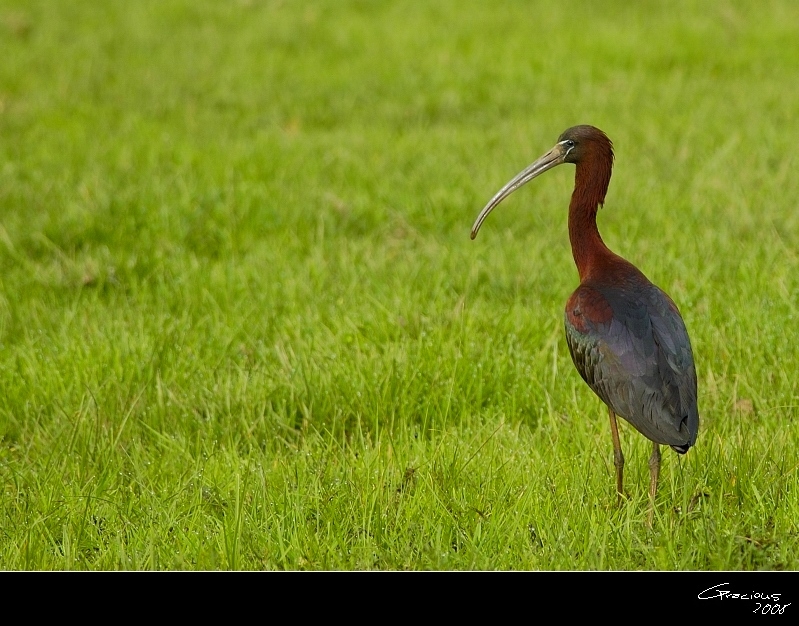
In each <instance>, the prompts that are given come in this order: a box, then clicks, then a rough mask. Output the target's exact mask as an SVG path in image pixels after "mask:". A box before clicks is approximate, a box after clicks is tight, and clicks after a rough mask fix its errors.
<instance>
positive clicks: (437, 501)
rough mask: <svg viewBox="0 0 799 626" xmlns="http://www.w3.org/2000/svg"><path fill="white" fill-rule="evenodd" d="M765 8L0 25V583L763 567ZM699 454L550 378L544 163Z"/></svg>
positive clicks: (82, 13) (779, 97) (787, 42)
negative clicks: (583, 224)
mask: <svg viewBox="0 0 799 626" xmlns="http://www.w3.org/2000/svg"><path fill="white" fill-rule="evenodd" d="M796 24H799V6H797V5H796V4H795V3H792V2H788V1H781V2H777V1H773V2H758V3H753V2H733V1H729V2H718V3H712V4H707V3H702V2H694V1H687V0H686V1H680V2H676V3H674V2H656V1H646V2H641V3H635V4H633V5H630V4H629V3H622V2H614V1H610V0H608V1H603V2H587V1H575V2H571V3H568V4H563V5H553V4H551V3H542V2H533V3H531V2H521V1H518V2H516V1H512V0H505V1H503V2H500V3H494V4H492V5H490V6H489V5H485V4H483V3H478V2H471V1H467V2H448V1H442V2H438V3H435V4H429V5H428V4H422V5H420V4H418V3H412V2H404V1H396V2H379V1H371V2H369V1H360V2H359V1H336V2H333V1H324V0H320V1H309V2H305V3H292V2H281V1H272V2H270V1H262V2H259V1H257V0H251V1H243V0H242V1H240V2H226V3H220V2H210V1H194V2H187V1H181V0H169V1H168V2H163V1H161V2H157V1H155V0H152V1H140V2H136V3H126V2H121V1H116V0H106V1H104V2H89V1H85V0H84V1H77V2H44V1H41V2H36V1H26V2H23V1H11V0H0V48H1V49H2V50H3V54H2V56H1V57H0V374H1V375H0V438H1V439H0V481H2V490H1V491H0V492H1V493H2V518H1V519H0V531H1V532H2V536H3V537H4V540H3V541H2V542H0V567H3V568H6V569H61V568H70V569H117V568H119V569H148V568H153V569H179V568H186V569H208V568H226V569H237V568H246V569H261V568H270V569H271V568H277V569H281V568H282V569H298V568H308V569H354V568H387V569H401V568H407V569H442V568H443V569H447V568H452V569H468V568H478V569H512V568H517V569H519V568H524V569H783V568H788V569H796V568H797V566H799V562H798V561H797V556H796V555H797V554H799V551H798V550H797V548H799V536H798V535H797V526H796V521H795V520H796V519H797V518H799V515H797V513H799V511H798V509H799V505H798V504H797V473H796V472H797V466H799V461H798V460H797V426H796V416H797V402H796V398H797V382H796V377H795V372H796V371H797V365H799V354H798V353H797V337H796V330H795V326H794V315H795V314H796V312H797V311H796V303H797V294H799V279H798V278H797V276H799V272H798V271H797V270H799V260H798V259H797V255H796V249H797V246H796V242H797V236H798V235H799V221H798V220H799V218H798V217H797V215H798V213H797V200H796V198H797V197H799V181H798V180H797V177H796V176H795V172H796V169H797V167H796V166H797V158H796V156H795V155H796V137H797V136H799V133H798V132H797V130H799V129H797V124H796V121H795V120H796V111H797V110H799V86H798V85H799V45H798V44H799V31H797V27H796ZM578 123H589V124H593V125H596V126H598V127H600V128H602V129H603V130H605V131H606V132H607V133H608V135H609V136H610V137H611V138H612V139H613V140H614V143H615V146H616V157H617V158H616V171H615V174H614V177H613V180H612V182H611V187H610V192H609V194H608V198H607V202H606V208H605V209H604V210H603V211H601V213H600V216H599V226H600V230H601V232H602V233H603V237H604V238H605V240H606V242H607V243H608V244H609V245H610V247H611V248H612V249H613V250H614V251H616V252H618V253H620V254H622V255H623V256H625V257H626V258H628V259H630V260H631V261H632V262H634V263H635V264H636V265H637V266H638V267H640V268H641V269H642V270H643V271H644V272H645V273H646V274H647V276H648V277H649V278H650V279H652V280H653V281H654V282H655V283H656V284H658V285H660V286H661V287H662V288H663V289H665V290H666V291H667V292H668V293H669V294H670V295H671V296H672V297H673V298H674V300H675V301H676V302H677V304H678V305H679V306H680V309H681V311H682V314H683V317H684V318H685V320H686V324H687V326H688V330H689V333H690V335H691V338H692V342H693V346H694V352H695V355H696V361H697V369H698V373H699V379H700V380H699V385H700V388H699V391H700V414H701V418H702V421H701V424H700V435H699V441H698V444H697V446H696V448H695V449H693V450H692V451H691V453H690V454H688V455H687V456H686V457H683V458H680V459H678V458H677V457H676V455H674V454H672V453H671V452H668V453H667V454H665V455H664V468H663V472H662V475H661V490H660V493H659V495H658V516H657V520H656V524H655V527H654V528H653V529H652V530H648V529H647V528H646V527H645V524H644V521H645V513H646V488H647V479H648V469H647V467H646V458H647V457H648V454H649V445H648V442H646V440H644V438H643V437H641V436H640V435H638V434H637V433H636V432H635V431H634V430H633V429H632V428H629V427H627V428H625V427H623V430H622V445H623V448H624V451H625V454H626V456H627V459H628V464H627V470H628V471H627V472H626V474H627V476H626V486H627V489H628V491H629V494H630V498H629V500H628V502H626V503H625V504H624V505H623V506H622V507H620V508H617V507H616V504H615V494H614V480H613V466H612V446H611V440H610V433H609V428H608V425H607V415H606V411H605V410H604V409H603V407H602V405H601V403H600V401H599V400H597V399H596V398H595V397H594V396H593V394H592V393H591V392H590V390H589V389H588V388H587V387H586V386H585V385H584V383H583V382H582V380H581V379H580V378H579V376H578V375H577V373H576V372H575V371H574V369H573V367H572V364H571V361H570V358H569V355H568V350H567V348H566V345H565V341H564V339H563V330H562V324H563V322H562V319H563V318H562V316H563V305H564V303H565V301H566V299H567V298H568V295H569V294H570V293H571V291H572V290H573V289H574V288H575V287H576V285H577V276H576V271H575V269H574V267H573V263H572V260H571V255H570V250H569V245H568V238H567V233H566V207H567V205H568V199H569V194H570V190H571V185H572V174H571V172H569V171H568V168H566V167H564V168H559V169H558V170H556V171H555V172H553V173H550V174H548V175H547V176H545V177H543V178H542V179H541V180H538V181H535V183H534V184H533V185H530V186H529V188H526V189H525V190H524V191H523V192H521V193H519V194H515V196H514V198H513V199H512V200H509V201H507V202H505V203H503V205H502V207H500V208H499V209H498V210H497V211H496V212H495V213H494V214H493V215H492V216H491V218H490V219H489V220H488V222H487V223H486V225H485V226H484V227H483V230H482V231H481V235H480V237H479V238H478V240H477V241H475V242H471V241H469V228H470V227H471V224H472V221H473V220H474V218H475V216H476V214H477V212H478V211H479V210H480V208H482V206H483V205H484V203H485V202H486V201H487V200H488V199H489V198H490V197H491V196H492V195H493V193H494V192H495V191H496V190H497V189H498V188H499V187H500V186H501V185H502V184H503V183H504V182H506V180H508V179H509V178H510V176H512V175H513V174H515V173H517V172H518V171H519V170H520V169H521V168H522V167H524V166H525V165H527V164H528V163H529V162H530V161H532V159H534V158H535V157H537V156H539V155H540V154H541V153H543V152H544V151H545V150H547V149H549V148H550V147H551V145H552V144H553V143H554V141H555V140H556V138H557V136H558V135H559V134H560V132H561V131H563V130H564V129H565V128H566V127H568V126H571V125H574V124H578Z"/></svg>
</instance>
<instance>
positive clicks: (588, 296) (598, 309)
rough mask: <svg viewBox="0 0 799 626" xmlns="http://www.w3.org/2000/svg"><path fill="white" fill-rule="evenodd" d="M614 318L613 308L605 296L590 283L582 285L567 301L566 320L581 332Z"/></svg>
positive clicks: (585, 332) (583, 332)
mask: <svg viewBox="0 0 799 626" xmlns="http://www.w3.org/2000/svg"><path fill="white" fill-rule="evenodd" d="M612 319H613V309H612V308H611V306H610V304H609V303H608V301H607V299H606V298H605V296H604V295H602V293H601V292H600V291H599V290H598V289H595V288H594V287H591V286H589V285H580V286H579V287H578V288H577V289H576V290H575V292H574V293H573V294H572V295H571V297H570V298H569V300H568V302H566V321H567V323H568V324H569V325H570V326H571V327H572V328H573V329H574V330H576V331H577V332H578V333H580V334H583V335H585V334H587V333H588V332H590V330H591V329H592V328H594V327H596V326H598V325H603V324H609V323H610V321H611V320H612Z"/></svg>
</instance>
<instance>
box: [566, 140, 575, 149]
mask: <svg viewBox="0 0 799 626" xmlns="http://www.w3.org/2000/svg"><path fill="white" fill-rule="evenodd" d="M566 147H567V148H574V142H573V141H572V140H571V139H567V140H566Z"/></svg>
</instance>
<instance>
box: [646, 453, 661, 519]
mask: <svg viewBox="0 0 799 626" xmlns="http://www.w3.org/2000/svg"><path fill="white" fill-rule="evenodd" d="M652 445H653V448H652V456H650V457H649V519H648V522H649V526H652V519H653V518H654V516H655V494H656V493H657V490H658V476H660V446H659V445H658V444H656V443H653V444H652Z"/></svg>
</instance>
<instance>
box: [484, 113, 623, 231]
mask: <svg viewBox="0 0 799 626" xmlns="http://www.w3.org/2000/svg"><path fill="white" fill-rule="evenodd" d="M589 162H590V163H591V164H592V165H593V166H594V167H593V168H592V169H593V170H594V171H598V172H602V178H603V179H604V189H601V197H600V198H599V203H600V204H601V203H602V202H603V201H604V199H605V191H606V190H607V183H608V182H609V181H610V171H611V169H612V168H613V144H612V143H611V141H610V139H608V136H607V135H606V134H605V133H603V132H602V131H601V130H599V129H598V128H596V127H594V126H587V125H582V126H572V127H571V128H568V129H566V130H565V131H563V133H561V135H560V137H558V142H557V143H556V144H555V146H554V147H553V148H552V149H551V150H550V151H549V152H547V153H546V154H544V155H543V156H541V157H540V158H538V159H536V160H535V161H534V162H533V163H531V164H530V165H528V166H527V167H526V168H525V169H524V170H522V171H521V172H519V173H518V174H517V175H516V176H514V177H513V178H512V179H511V180H510V181H508V183H506V184H505V186H504V187H503V188H502V189H500V190H499V191H498V192H497V193H496V195H495V196H494V197H493V198H491V200H489V202H488V204H486V206H485V207H484V208H483V210H482V211H480V215H478V216H477V219H476V220H475V222H474V226H472V239H474V238H475V237H477V231H478V230H480V226H482V225H483V222H484V221H485V218H486V217H488V214H489V213H490V212H491V211H492V210H493V209H494V207H495V206H497V205H498V204H499V203H500V202H502V201H503V200H504V199H505V198H507V197H508V196H509V195H510V194H512V193H513V192H514V191H516V190H517V189H518V188H519V187H521V186H523V185H525V184H526V183H529V182H530V181H531V180H533V179H534V178H535V177H536V176H540V175H541V174H543V173H544V172H546V171H547V170H550V169H552V168H553V167H555V166H556V165H560V164H561V163H574V164H575V165H580V164H581V163H589ZM578 175H579V168H578Z"/></svg>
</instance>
